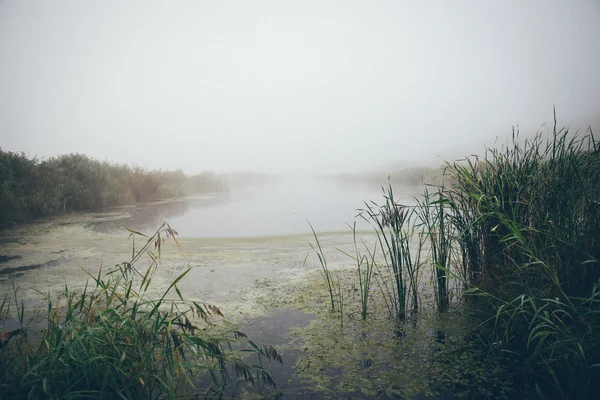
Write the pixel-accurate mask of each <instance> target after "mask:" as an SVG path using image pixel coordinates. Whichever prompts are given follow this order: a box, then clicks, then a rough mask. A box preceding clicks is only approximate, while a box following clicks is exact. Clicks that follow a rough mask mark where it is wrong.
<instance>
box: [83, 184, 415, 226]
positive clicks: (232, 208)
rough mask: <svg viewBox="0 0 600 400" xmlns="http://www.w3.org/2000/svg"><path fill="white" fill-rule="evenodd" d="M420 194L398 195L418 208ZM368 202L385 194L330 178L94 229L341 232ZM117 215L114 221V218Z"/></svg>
mask: <svg viewBox="0 0 600 400" xmlns="http://www.w3.org/2000/svg"><path fill="white" fill-rule="evenodd" d="M414 193H416V191H415V189H412V188H404V190H402V192H400V191H398V192H397V195H401V197H402V199H403V201H404V202H405V203H407V204H414V201H413V200H412V196H413V194H414ZM365 201H375V202H377V203H382V202H383V196H382V192H381V190H375V189H374V188H367V187H358V186H351V185H342V184H337V183H336V182H333V181H328V180H325V179H309V178H300V179H299V178H295V179H287V180H280V181H277V182H272V183H268V184H264V185H260V186H254V187H250V188H245V189H232V190H231V191H230V192H229V193H221V194H214V195H205V196H196V197H189V198H184V199H180V200H176V201H172V202H157V203H150V204H142V205H138V206H135V207H126V208H123V207H118V208H113V209H107V210H105V212H104V215H103V216H99V217H98V220H97V221H95V222H93V223H91V224H90V225H89V226H90V227H91V228H93V229H94V230H97V231H100V232H110V231H115V230H122V228H124V227H127V228H131V229H136V230H140V231H145V232H146V231H151V230H152V229H155V228H156V227H158V226H159V225H160V224H161V223H162V222H163V221H167V222H168V223H169V224H170V225H171V226H172V227H173V228H174V229H176V230H177V231H178V232H179V234H180V235H181V236H182V237H199V238H202V237H215V238H219V237H256V236H279V235H293V234H303V233H310V226H309V224H308V222H307V220H308V221H310V223H311V224H312V225H313V227H314V229H315V231H317V232H338V231H346V230H348V229H349V227H348V224H350V225H352V224H353V222H354V221H356V222H357V228H358V229H366V228H368V224H366V223H365V222H364V221H362V220H361V219H360V218H355V217H356V216H357V214H358V211H357V209H362V208H365ZM111 216H112V217H111Z"/></svg>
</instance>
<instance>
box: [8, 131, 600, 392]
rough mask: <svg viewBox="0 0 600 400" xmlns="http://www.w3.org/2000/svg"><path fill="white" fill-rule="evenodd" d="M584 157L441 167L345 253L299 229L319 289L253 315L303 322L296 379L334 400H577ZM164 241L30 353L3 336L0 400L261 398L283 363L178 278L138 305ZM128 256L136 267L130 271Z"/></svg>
mask: <svg viewBox="0 0 600 400" xmlns="http://www.w3.org/2000/svg"><path fill="white" fill-rule="evenodd" d="M599 155H600V144H599V143H598V142H597V141H596V139H595V138H594V136H593V134H592V132H591V130H590V131H588V132H586V134H585V135H582V136H577V135H575V134H572V133H570V132H569V131H568V130H567V129H563V130H557V129H556V128H555V129H554V131H553V132H552V133H551V134H550V137H549V138H546V137H545V136H543V135H541V134H538V135H537V136H535V137H533V138H532V139H529V140H521V139H520V138H519V135H518V133H515V135H514V136H513V139H512V141H510V142H509V143H507V144H506V145H505V146H503V147H501V148H498V149H490V150H489V151H488V152H487V153H486V154H485V155H484V156H482V157H472V158H469V159H465V160H460V161H456V162H451V163H448V164H447V166H446V168H445V169H444V171H443V176H442V178H443V181H442V182H441V183H440V184H439V185H428V186H426V187H425V188H424V189H423V193H422V194H421V195H420V196H418V197H417V198H415V199H412V198H409V199H406V198H404V199H402V198H399V197H398V193H397V192H396V191H395V187H394V185H393V184H391V183H390V184H388V185H386V186H385V187H384V190H383V199H382V201H367V202H365V203H364V205H363V207H362V209H361V210H359V211H358V215H357V221H362V223H366V224H368V226H370V227H371V230H370V231H365V230H364V229H362V228H361V229H358V228H357V225H355V224H353V225H351V226H350V228H349V230H348V234H349V235H350V237H351V240H350V241H349V243H348V246H345V245H344V246H340V245H339V243H338V244H335V242H334V244H333V245H331V243H332V242H330V241H328V240H325V239H327V237H324V236H323V235H322V234H321V233H319V232H318V231H316V230H315V229H312V225H308V224H307V225H308V226H309V228H310V229H311V230H312V235H313V236H312V241H311V243H312V245H311V246H312V252H313V253H316V256H314V258H312V261H313V262H315V263H317V264H318V266H319V268H320V271H317V272H320V278H318V277H317V278H315V277H314V276H307V275H302V279H296V280H294V281H293V282H290V283H289V284H287V285H286V284H279V285H277V286H276V287H269V288H268V291H269V293H270V294H269V295H267V294H264V295H263V296H262V297H263V300H262V301H263V305H264V306H265V307H266V308H268V307H275V308H279V309H282V308H295V309H299V310H302V311H304V312H307V313H311V314H316V315H317V316H318V318H316V319H313V320H311V322H310V324H309V325H307V326H305V327H301V328H297V329H295V330H294V332H293V335H295V336H296V338H297V339H298V341H299V343H301V344H300V345H299V346H300V347H299V349H296V351H297V353H298V354H299V356H298V358H297V360H296V361H295V374H296V375H297V376H298V377H299V379H301V380H302V381H303V382H304V383H305V384H307V385H311V387H312V388H313V389H314V390H316V392H315V393H318V395H319V396H329V397H334V398H335V397H338V396H340V393H344V395H348V396H355V397H366V398H414V397H422V398H456V397H461V398H557V399H570V398H591V397H593V395H594V394H595V393H597V391H598V390H599V389H600V387H599V386H598V385H599V383H598V382H600V376H598V373H599V372H598V371H599V370H598V368H599V365H600V347H599V346H598V338H599V333H598V329H599V324H600V318H599V309H598V304H599V301H600V300H599V297H598V296H600V294H599V293H600V283H599V282H600V264H599V260H600V246H599V245H598V242H597V238H598V236H599V234H600V231H599V230H600V185H599V184H598V182H600V180H599V179H598V178H600V177H599V176H598V174H599V173H600V172H599V171H600V156H599ZM363 226H364V225H363ZM174 233H175V232H174V231H173V230H172V229H171V228H170V227H169V226H166V225H165V226H163V227H162V228H161V230H159V231H158V232H157V235H159V236H156V235H155V236H153V237H150V238H143V240H142V247H141V250H134V252H133V254H132V257H131V260H130V261H129V262H126V263H122V264H118V265H117V266H116V267H115V269H113V270H111V271H107V272H103V273H100V272H98V273H97V274H93V275H92V276H89V279H90V281H89V282H90V285H91V286H90V288H88V287H86V288H85V289H83V291H82V290H79V291H77V290H71V289H69V288H68V287H67V288H65V290H64V293H63V298H62V300H61V301H62V302H61V303H60V304H59V305H58V307H57V304H56V303H55V302H51V301H49V302H48V308H47V314H44V315H45V318H46V320H47V326H44V329H43V332H42V333H41V334H39V335H38V336H39V337H36V335H35V334H34V333H33V332H30V331H29V330H28V329H27V327H26V326H18V328H19V329H21V331H19V334H18V335H16V336H15V337H14V338H13V339H12V340H11V341H10V342H9V343H8V344H7V346H5V348H4V349H2V350H0V352H1V353H0V357H2V363H3V364H2V368H3V369H2V377H1V378H2V383H3V386H2V390H3V391H4V392H3V393H5V394H6V396H9V397H10V396H12V397H19V396H21V397H26V393H33V396H34V397H35V396H38V397H47V396H48V395H50V396H54V395H59V397H61V398H63V397H69V396H71V397H78V396H79V395H81V394H82V393H88V394H91V393H93V395H95V396H98V395H105V396H111V395H114V394H120V395H122V396H123V397H125V398H134V397H137V398H156V397H160V398H181V397H185V396H188V395H191V396H196V395H197V396H200V397H201V396H202V395H207V394H209V393H223V389H224V388H225V387H226V386H227V384H228V383H230V382H231V381H230V377H238V378H241V379H247V380H250V381H254V382H256V383H258V382H261V384H265V383H266V384H270V383H275V384H277V383H278V382H273V381H272V379H271V375H269V374H268V372H267V370H268V366H267V365H266V364H263V363H262V361H265V360H269V359H271V360H274V361H275V362H276V361H277V360H278V357H279V353H280V352H281V350H282V349H281V348H278V349H277V350H275V349H273V348H271V347H269V346H263V345H260V344H259V341H260V340H259V341H248V339H247V338H245V337H244V335H243V334H242V333H241V332H239V331H238V330H237V329H236V328H235V327H231V326H229V325H227V324H225V325H220V324H216V325H212V324H211V323H212V321H213V320H214V318H217V319H219V318H220V317H219V314H220V309H219V308H217V307H215V306H208V305H205V304H203V303H201V302H197V301H195V302H186V301H185V297H184V296H183V294H182V292H181V291H180V288H181V285H183V284H184V282H185V281H186V279H187V278H189V276H188V275H186V274H187V273H188V271H187V270H185V271H183V272H180V273H178V274H177V275H176V276H174V277H173V279H171V280H170V283H169V285H168V287H167V289H166V291H160V292H152V291H149V288H150V283H151V282H152V277H153V276H155V275H154V274H155V273H157V271H158V269H157V267H156V265H155V264H153V263H155V261H156V260H158V252H160V250H161V246H162V245H163V244H164V241H163V239H165V238H166V237H167V236H169V237H170V238H171V239H173V236H174ZM132 234H133V236H135V237H137V238H138V239H137V240H139V239H140V238H141V237H140V235H139V234H138V232H132ZM152 246H156V247H155V248H152ZM310 250H311V248H310V247H308V246H306V252H309V251H310ZM142 255H147V256H149V257H150V258H149V260H150V266H149V267H147V268H144V269H143V270H138V269H135V266H136V263H138V259H139V257H141V256H142ZM246 257H247V258H248V260H250V262H251V260H252V254H247V255H246ZM285 257H289V254H287V253H286V256H285ZM340 258H341V259H343V260H344V261H342V262H340ZM309 262H311V259H310V258H308V259H305V263H309ZM272 271H275V270H274V269H272ZM273 273H277V272H273ZM190 275H191V274H190ZM10 294H11V295H10V296H8V297H6V298H5V300H4V302H3V303H2V312H3V313H4V317H5V318H9V317H10V318H12V319H13V320H14V319H16V320H18V321H19V322H20V324H22V321H23V312H24V311H23V307H22V305H21V306H20V304H22V303H21V302H20V301H21V300H20V299H19V291H18V290H17V289H16V288H15V289H14V290H13V291H12V292H11V293H10ZM216 306H218V304H217V305H216ZM224 326H227V327H226V328H223V327H224ZM25 332H27V335H25V334H24V333H25ZM240 343H241V344H245V345H246V347H245V348H243V351H242V350H240V348H239V347H237V346H239V345H240ZM78 346H79V347H78ZM83 349H85V351H84V350H83ZM285 350H286V349H285V348H284V350H283V351H284V354H285ZM248 354H254V355H255V356H256V357H258V358H257V359H258V360H259V361H261V362H260V363H257V364H256V363H254V364H252V363H250V362H249V361H248V358H246V357H245V356H246V355H248ZM86 357H88V359H86ZM81 363H85V364H86V365H89V368H78V367H77V366H78V365H80V364H81ZM9 364H10V365H11V367H10V368H8V367H7V366H8V365H9ZM46 365H52V366H53V367H52V368H46V367H44V368H42V366H46ZM42 371H44V372H43V373H42ZM46 371H51V373H53V374H55V375H45V374H47V373H49V372H46ZM98 371H106V373H105V374H104V375H102V374H98V373H97V372H98ZM195 372H198V374H197V375H196V374H195ZM203 373H204V375H205V376H206V377H208V380H207V378H204V379H201V378H199V376H200V375H202V374H203ZM98 377H101V378H102V379H100V381H98V380H97V379H98ZM63 378H64V379H63ZM59 380H60V381H61V382H62V381H65V382H67V384H65V385H59V386H56V382H57V381H59ZM59 393H60V394H59ZM264 393H265V392H263V391H260V394H264ZM293 393H295V392H287V394H289V395H290V396H292V397H293ZM282 394H283V395H285V394H286V393H283V392H275V394H274V395H273V396H281V395H282Z"/></svg>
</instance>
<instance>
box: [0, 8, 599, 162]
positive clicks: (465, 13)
mask: <svg viewBox="0 0 600 400" xmlns="http://www.w3.org/2000/svg"><path fill="white" fill-rule="evenodd" d="M598 71H600V3H599V2H598V1H595V0H589V1H583V0H581V1H560V0H552V1H549V0H539V1H512V2H508V1H494V2H491V1H479V0H473V1H451V2H450V1H429V2H426V1H372V2H368V1H349V0H343V1H335V2H334V1H323V0H319V1H311V0H302V1H282V0H273V1H262V0H257V1H247V0H240V1H221V0H219V1H178V2H175V1H164V2H158V1H156V2H155V1H106V0H105V1H76V0H74V1H57V0H53V1H18V0H13V1H8V0H3V1H0V147H2V148H3V149H4V150H5V151H6V150H11V151H25V152H26V153H27V154H29V155H31V156H33V155H38V156H41V157H48V156H53V155H57V154H62V153H71V152H79V153H84V154H88V155H90V156H93V157H95V158H99V159H102V160H104V159H106V160H110V161H116V162H128V163H133V164H137V165H142V166H145V167H150V168H163V169H176V168H182V169H184V171H186V172H189V173H196V172H200V171H203V170H215V171H218V172H221V171H233V170H254V171H265V172H272V173H277V172H290V171H324V172H341V171H357V170H360V169H373V168H377V167H378V166H380V165H383V164H385V163H398V162H403V161H406V162H413V163H414V162H419V161H424V162H431V161H434V162H435V160H438V158H437V157H438V156H441V157H443V158H456V157H460V156H463V155H467V154H468V153H470V152H481V151H482V150H483V146H484V145H493V141H494V138H495V137H496V136H501V137H503V136H504V137H506V136H508V135H509V134H510V130H511V126H513V125H517V124H518V125H520V127H521V130H522V131H524V130H525V131H535V130H537V129H538V128H539V127H540V125H541V124H542V123H544V122H548V123H550V122H552V107H553V105H556V108H557V112H558V117H559V123H560V122H561V121H564V122H565V123H569V124H575V125H573V126H574V127H578V128H585V127H586V124H590V123H592V122H594V121H592V120H593V119H594V118H595V117H597V116H598V115H600V76H599V72H598ZM561 118H562V119H561ZM595 121H599V120H598V119H597V118H596V120H595ZM592 127H593V126H592ZM596 129H597V130H598V131H600V126H599V127H597V128H596Z"/></svg>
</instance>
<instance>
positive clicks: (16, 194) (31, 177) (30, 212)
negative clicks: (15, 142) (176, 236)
mask: <svg viewBox="0 0 600 400" xmlns="http://www.w3.org/2000/svg"><path fill="white" fill-rule="evenodd" d="M224 190H226V184H225V182H224V180H223V179H221V177H219V176H218V175H217V174H215V173H211V172H205V173H202V174H199V175H195V176H192V177H188V176H186V175H185V174H184V173H183V172H182V171H180V170H179V171H149V170H145V169H143V168H140V167H130V166H128V165H118V164H112V163H109V162H107V161H98V160H95V159H93V158H90V157H87V156H85V155H81V154H68V155H62V156H58V157H53V158H50V159H48V160H43V161H40V160H38V159H37V158H28V157H26V156H25V155H24V154H18V153H13V152H4V151H2V150H0V227H4V226H7V225H9V224H10V223H12V222H19V221H27V220H30V219H32V218H37V217H41V216H47V215H56V214H60V213H64V212H69V211H81V210H89V209H94V208H99V207H106V206H115V205H124V204H133V203H136V202H142V201H152V200H157V199H160V198H168V197H176V196H182V195H187V194H193V193H200V192H220V191H224Z"/></svg>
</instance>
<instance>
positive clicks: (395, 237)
mask: <svg viewBox="0 0 600 400" xmlns="http://www.w3.org/2000/svg"><path fill="white" fill-rule="evenodd" d="M599 173H600V144H599V143H598V142H597V141H596V140H595V138H594V136H593V134H592V131H591V130H589V131H588V132H587V133H586V135H584V136H583V137H578V136H577V135H574V134H570V133H569V132H568V129H563V130H557V129H556V125H555V128H554V131H553V133H552V134H551V137H550V138H549V139H544V137H543V136H542V135H541V134H538V135H536V136H535V137H534V138H532V139H529V140H525V141H522V140H520V138H519V135H518V133H515V134H514V135H513V139H512V141H511V142H510V143H507V144H506V145H505V146H503V147H502V148H499V149H491V150H489V151H488V152H487V153H486V154H485V155H484V156H483V157H473V158H469V159H466V160H462V161H457V162H453V163H449V164H448V165H447V167H446V169H445V176H446V177H447V178H448V182H449V184H446V185H439V186H433V187H428V188H426V189H425V193H424V195H423V196H422V197H421V198H420V199H419V200H418V204H417V205H416V206H407V205H403V204H402V202H401V201H398V200H397V199H396V198H395V197H394V194H393V190H392V187H391V185H390V186H388V187H387V188H385V190H384V202H383V204H381V205H379V204H377V203H374V202H367V203H365V209H364V210H363V211H362V213H361V214H360V215H361V217H362V218H365V219H366V220H368V221H370V222H371V224H372V226H373V228H374V230H375V232H376V235H377V244H376V246H375V247H374V248H373V249H371V248H370V247H369V246H368V245H366V244H365V243H359V244H357V245H356V255H349V256H350V258H352V259H353V260H354V262H356V264H357V268H356V275H355V283H353V285H356V287H357V290H356V295H355V297H354V299H355V300H354V301H353V300H352V298H351V297H349V296H348V295H346V296H341V295H338V296H337V297H336V293H340V294H341V293H343V292H345V291H346V288H347V287H346V288H345V287H336V286H335V284H334V285H332V284H331V282H333V283H335V282H336V276H335V274H332V273H331V271H328V270H327V265H326V264H325V263H322V265H323V270H324V271H325V273H324V277H325V281H326V282H327V290H328V291H329V293H330V296H331V297H332V299H335V303H336V304H337V309H341V308H342V307H343V305H342V303H343V302H344V301H345V302H346V303H347V304H346V305H344V307H345V308H346V309H347V310H348V308H349V305H350V304H358V306H355V310H354V312H355V313H357V314H359V315H361V317H362V319H363V320H368V316H369V315H377V313H378V311H377V308H376V307H377V305H379V307H380V308H381V306H382V305H383V309H384V310H388V314H389V317H391V318H394V319H395V320H397V321H399V322H401V323H402V324H410V323H412V324H418V321H419V320H420V319H422V318H423V315H424V314H425V315H426V314H433V315H438V316H443V315H452V313H451V311H453V312H455V311H456V310H457V309H460V310H461V312H467V313H468V314H470V315H471V317H472V318H471V319H470V320H468V321H469V322H468V331H467V332H464V331H463V335H464V337H468V338H469V340H467V341H465V342H464V343H463V346H473V344H477V346H475V347H476V348H479V349H480V350H482V352H481V351H475V352H471V356H473V357H485V358H486V360H488V361H489V362H492V364H494V365H496V366H498V368H500V370H502V369H503V367H507V366H510V368H511V369H513V370H514V375H512V377H511V379H510V384H509V385H508V386H506V385H505V386H504V387H502V390H500V391H495V392H487V394H486V395H485V396H484V397H490V396H491V397H492V398H496V397H510V396H512V397H518V398H522V397H540V398H564V399H571V398H591V397H593V396H594V393H597V390H598V389H599V387H598V382H600V376H599V375H598V374H599V372H598V371H599V370H598V367H599V366H600V347H599V346H598V345H597V343H598V339H599V337H600V333H599V331H598V329H599V321H600V320H599V308H598V301H599V298H598V296H599V293H600V291H599V285H600V283H599V282H600V281H599V278H600V263H599V260H600V246H599V245H598V242H597V238H598V236H599V234H600V231H599V227H600V207H599V206H600V185H599V183H598V182H600V180H599V177H600V176H599ZM315 236H316V235H315ZM315 239H316V238H315ZM377 249H379V252H378V253H377V252H376V250H377ZM322 252H323V251H322V250H321V249H320V247H319V253H322ZM319 260H320V261H322V260H324V257H323V256H322V255H321V254H319ZM373 271H375V274H373ZM371 276H374V277H375V279H373V281H374V282H373V284H372V286H369V288H368V289H372V288H373V287H375V288H377V291H376V292H375V293H377V295H373V296H366V295H365V293H367V291H366V288H365V284H367V283H368V282H371V280H370V277H371ZM424 277H428V279H426V280H425V281H423V278H424ZM428 293H432V294H433V300H434V301H427V300H426V298H427V294H428ZM375 298H378V299H379V300H375ZM367 300H368V301H367ZM333 303H334V301H333V300H332V304H333ZM331 308H332V310H333V309H334V307H333V305H332V307H331ZM343 317H344V315H340V318H343ZM463 323H464V322H463ZM438 329H442V330H441V331H440V333H441V334H442V335H445V334H446V333H445V332H444V328H438ZM408 332H410V331H408ZM476 354H477V355H476ZM472 372H473V371H471V372H468V371H467V373H468V374H471V376H472V377H473V376H475V375H473V374H472ZM461 382H462V383H463V384H464V383H467V384H466V386H463V387H462V389H461V392H460V393H461V395H467V394H468V395H469V396H474V397H479V396H483V395H484V394H485V393H486V392H482V391H481V390H480V389H481V387H485V385H483V383H482V381H480V380H479V379H473V380H471V381H469V379H466V380H464V379H463V381H461ZM457 394H458V393H455V395H457Z"/></svg>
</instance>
